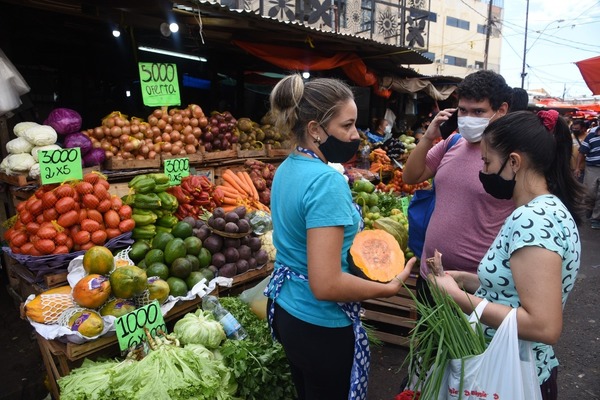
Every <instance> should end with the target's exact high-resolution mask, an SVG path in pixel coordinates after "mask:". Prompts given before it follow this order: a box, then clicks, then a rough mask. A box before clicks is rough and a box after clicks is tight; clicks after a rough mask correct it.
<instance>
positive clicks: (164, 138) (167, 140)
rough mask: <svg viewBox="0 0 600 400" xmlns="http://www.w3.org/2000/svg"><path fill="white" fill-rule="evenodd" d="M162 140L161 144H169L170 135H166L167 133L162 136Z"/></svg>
mask: <svg viewBox="0 0 600 400" xmlns="http://www.w3.org/2000/svg"><path fill="white" fill-rule="evenodd" d="M162 140H163V142H170V141H171V135H170V134H168V133H167V132H165V133H163V134H162Z"/></svg>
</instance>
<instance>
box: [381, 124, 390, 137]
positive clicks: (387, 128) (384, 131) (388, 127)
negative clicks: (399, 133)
mask: <svg viewBox="0 0 600 400" xmlns="http://www.w3.org/2000/svg"><path fill="white" fill-rule="evenodd" d="M383 133H385V134H386V135H387V134H388V133H392V126H391V125H388V126H386V127H385V129H384V130H383Z"/></svg>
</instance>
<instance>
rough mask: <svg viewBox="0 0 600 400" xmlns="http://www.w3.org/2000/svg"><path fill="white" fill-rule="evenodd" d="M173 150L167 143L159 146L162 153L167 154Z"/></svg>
mask: <svg viewBox="0 0 600 400" xmlns="http://www.w3.org/2000/svg"><path fill="white" fill-rule="evenodd" d="M172 148H173V145H172V144H171V143H169V142H164V143H162V144H161V145H160V150H161V151H162V152H164V153H169V152H171V149H172Z"/></svg>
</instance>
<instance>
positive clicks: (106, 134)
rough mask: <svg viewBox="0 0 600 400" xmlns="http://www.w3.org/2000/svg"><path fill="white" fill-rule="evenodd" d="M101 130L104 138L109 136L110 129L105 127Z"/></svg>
mask: <svg viewBox="0 0 600 400" xmlns="http://www.w3.org/2000/svg"><path fill="white" fill-rule="evenodd" d="M103 129H104V136H110V128H109V127H107V126H105V127H104V128H103Z"/></svg>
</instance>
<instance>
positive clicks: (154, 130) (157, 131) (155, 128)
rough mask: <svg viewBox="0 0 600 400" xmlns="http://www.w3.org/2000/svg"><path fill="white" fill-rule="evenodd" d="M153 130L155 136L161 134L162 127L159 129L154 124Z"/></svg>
mask: <svg viewBox="0 0 600 400" xmlns="http://www.w3.org/2000/svg"><path fill="white" fill-rule="evenodd" d="M151 130H152V137H153V138H154V137H157V136H160V135H161V132H160V129H158V127H156V126H153V127H152V129H151Z"/></svg>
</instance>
